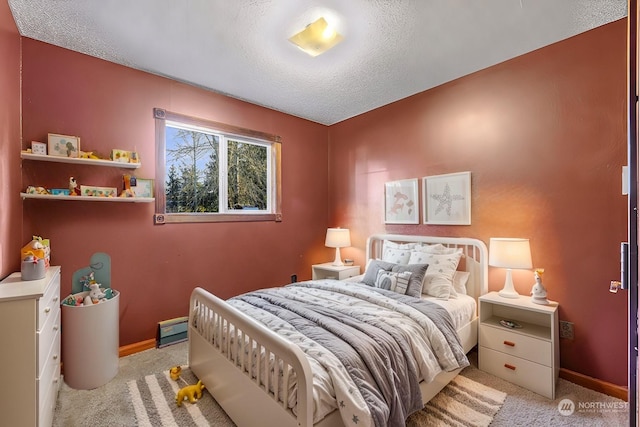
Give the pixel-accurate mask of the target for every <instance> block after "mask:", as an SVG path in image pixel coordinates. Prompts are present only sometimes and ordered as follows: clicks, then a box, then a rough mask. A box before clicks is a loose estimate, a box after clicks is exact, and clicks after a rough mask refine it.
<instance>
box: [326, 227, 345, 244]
mask: <svg viewBox="0 0 640 427" xmlns="http://www.w3.org/2000/svg"><path fill="white" fill-rule="evenodd" d="M324 245H325V246H327V247H329V248H346V247H347V246H351V236H350V235H349V229H348V228H328V229H327V237H326V239H325V241H324Z"/></svg>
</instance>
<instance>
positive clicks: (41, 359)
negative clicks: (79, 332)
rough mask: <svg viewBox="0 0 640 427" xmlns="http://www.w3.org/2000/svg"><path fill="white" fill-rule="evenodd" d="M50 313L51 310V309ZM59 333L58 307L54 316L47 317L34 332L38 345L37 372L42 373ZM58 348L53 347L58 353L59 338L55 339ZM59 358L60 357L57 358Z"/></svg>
mask: <svg viewBox="0 0 640 427" xmlns="http://www.w3.org/2000/svg"><path fill="white" fill-rule="evenodd" d="M52 315H54V314H53V310H52ZM58 335H60V308H59V307H58V308H57V312H56V314H55V318H53V317H49V319H47V322H46V323H45V324H44V326H43V327H42V329H41V330H40V331H38V332H36V339H37V340H38V342H37V347H38V374H39V375H42V369H43V368H44V366H45V364H46V363H47V362H48V361H49V359H48V356H49V354H51V351H52V346H53V345H55V344H54V343H55V342H56V338H57V337H58ZM57 342H58V348H54V349H53V350H54V351H55V353H53V354H60V340H59V339H58V340H57ZM58 360H60V358H58Z"/></svg>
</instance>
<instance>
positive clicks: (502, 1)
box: [9, 0, 627, 125]
mask: <svg viewBox="0 0 640 427" xmlns="http://www.w3.org/2000/svg"><path fill="white" fill-rule="evenodd" d="M9 6H10V7H11V10H12V12H13V15H14V18H15V20H16V24H17V26H18V29H19V31H20V34H21V35H23V36H25V37H29V38H33V39H36V40H40V41H43V42H47V43H50V44H53V45H57V46H61V47H64V48H67V49H71V50H74V51H78V52H82V53H85V54H88V55H91V56H95V57H98V58H102V59H105V60H108V61H111V62H115V63H119V64H123V65H126V66H129V67H132V68H136V69H139V70H144V71H148V72H150V73H154V74H158V75H162V76H166V77H169V78H172V79H175V80H179V81H183V82H187V83H190V84H193V85H196V86H200V87H204V88H207V89H211V90H213V91H216V92H220V93H223V94H226V95H229V96H232V97H234V98H239V99H242V100H246V101H249V102H252V103H254V104H258V105H262V106H265V107H269V108H272V109H275V110H278V111H282V112H285V113H289V114H292V115H295V116H298V117H302V118H305V119H309V120H312V121H314V122H318V123H322V124H327V125H329V124H334V123H337V122H340V121H342V120H345V119H347V118H350V117H353V116H356V115H358V114H361V113H364V112H366V111H369V110H372V109H374V108H377V107H380V106H382V105H386V104H389V103H391V102H394V101H397V100H399V99H402V98H406V97H407V96H410V95H413V94H415V93H418V92H422V91H424V90H426V89H429V88H432V87H434V86H437V85H440V84H442V83H445V82H447V81H451V80H454V79H456V78H458V77H461V76H464V75H466V74H470V73H472V72H475V71H478V70H480V69H483V68H486V67H489V66H492V65H495V64H497V63H499V62H502V61H505V60H507V59H510V58H513V57H515V56H518V55H521V54H524V53H526V52H530V51H532V50H535V49H538V48H540V47H543V46H546V45H549V44H551V43H554V42H557V41H559V40H562V39H565V38H568V37H571V36H573V35H576V34H579V33H581V32H584V31H588V30H590V29H593V28H595V27H598V26H600V25H604V24H606V23H609V22H612V21H615V20H618V19H620V18H623V17H625V16H626V14H627V2H626V0H348V1H345V0H324V1H320V0H318V1H314V0H182V1H178V0H9ZM321 15H323V16H325V18H327V20H328V21H333V22H334V23H335V25H336V26H337V28H338V30H339V32H341V33H342V34H343V35H344V36H345V39H344V41H343V42H342V43H340V44H338V45H337V46H336V47H335V48H334V49H332V50H330V51H328V52H326V53H324V54H322V55H320V56H318V57H315V58H312V57H310V56H308V55H306V54H305V53H303V52H302V51H300V50H299V49H298V48H296V47H295V46H294V45H293V44H291V43H290V42H289V41H288V38H289V37H290V36H291V35H292V34H294V33H296V32H298V31H299V30H301V29H302V28H304V27H305V26H306V25H307V24H309V23H310V22H312V21H314V20H315V19H316V18H318V17H319V16H321Z"/></svg>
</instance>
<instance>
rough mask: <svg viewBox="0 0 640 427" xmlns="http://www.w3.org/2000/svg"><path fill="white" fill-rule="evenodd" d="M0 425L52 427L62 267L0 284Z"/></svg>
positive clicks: (57, 373)
mask: <svg viewBox="0 0 640 427" xmlns="http://www.w3.org/2000/svg"><path fill="white" fill-rule="evenodd" d="M0 321H1V322H2V324H3V325H5V327H3V328H2V329H0V342H2V351H0V363H1V364H2V366H4V367H5V369H4V370H3V373H2V385H0V414H2V421H1V422H0V424H2V425H7V426H23V425H28V426H40V427H45V426H50V425H51V423H52V420H53V412H54V409H55V407H56V400H57V397H58V390H59V388H60V267H59V266H51V267H49V268H47V270H46V274H45V277H44V278H42V279H40V280H30V281H23V280H22V279H21V278H20V272H17V273H13V274H11V275H10V276H9V277H7V278H6V279H4V280H3V281H2V282H0Z"/></svg>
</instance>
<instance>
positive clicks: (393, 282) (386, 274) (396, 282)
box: [375, 270, 411, 295]
mask: <svg viewBox="0 0 640 427" xmlns="http://www.w3.org/2000/svg"><path fill="white" fill-rule="evenodd" d="M410 279H411V272H410V271H405V272H402V273H393V272H390V271H385V270H378V277H377V278H376V285H375V286H376V288H381V289H387V290H389V291H393V292H397V293H399V294H403V295H404V294H406V293H407V289H408V288H409V280H410Z"/></svg>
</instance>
